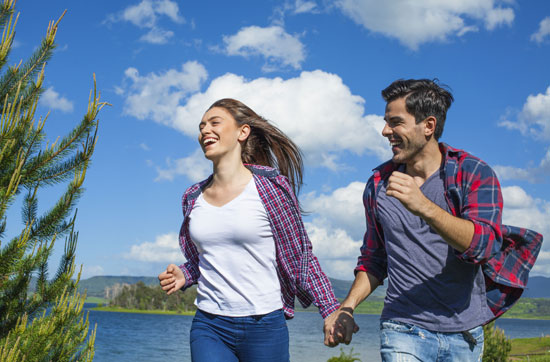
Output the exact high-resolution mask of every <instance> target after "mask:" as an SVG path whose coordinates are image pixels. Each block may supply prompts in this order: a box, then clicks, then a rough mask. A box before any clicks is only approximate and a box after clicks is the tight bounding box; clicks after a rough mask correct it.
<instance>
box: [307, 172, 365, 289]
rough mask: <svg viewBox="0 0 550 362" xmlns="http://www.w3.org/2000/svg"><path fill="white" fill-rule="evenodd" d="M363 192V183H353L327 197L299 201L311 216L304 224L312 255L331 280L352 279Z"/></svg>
mask: <svg viewBox="0 0 550 362" xmlns="http://www.w3.org/2000/svg"><path fill="white" fill-rule="evenodd" d="M364 188H365V183H363V182H357V181H355V182H351V183H350V184H348V185H347V186H345V187H341V188H337V189H335V190H333V191H332V192H330V193H326V194H320V195H317V194H316V193H315V192H312V193H309V194H307V195H305V196H304V197H303V199H302V203H303V205H304V208H305V209H306V210H308V211H311V212H314V214H312V216H313V219H312V220H311V222H307V223H306V224H305V226H306V230H307V232H308V235H309V238H310V240H311V243H312V244H313V252H314V254H315V255H316V256H317V257H318V258H319V261H320V263H321V265H322V267H323V270H324V271H325V273H327V274H328V275H329V276H331V277H333V278H340V279H348V280H349V279H353V269H354V268H355V266H356V264H357V257H358V256H359V248H360V247H361V244H362V240H363V234H364V233H365V216H364V215H365V211H364V208H363V197H362V196H363V190H364Z"/></svg>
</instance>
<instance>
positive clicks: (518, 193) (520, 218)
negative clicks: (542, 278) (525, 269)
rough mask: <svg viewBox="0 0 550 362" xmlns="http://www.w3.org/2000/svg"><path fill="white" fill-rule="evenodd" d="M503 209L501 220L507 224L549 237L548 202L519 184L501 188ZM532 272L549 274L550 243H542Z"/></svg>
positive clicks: (549, 213) (549, 206)
mask: <svg viewBox="0 0 550 362" xmlns="http://www.w3.org/2000/svg"><path fill="white" fill-rule="evenodd" d="M502 197H503V199H504V209H503V213H502V222H503V223H504V224H507V225H514V226H521V227H525V228H528V229H532V230H535V231H537V232H539V233H540V234H542V236H543V238H544V239H547V238H549V237H550V224H549V223H548V220H550V202H549V201H546V200H542V199H538V198H534V197H532V196H531V195H529V194H528V193H527V192H525V190H524V189H522V188H521V187H519V186H510V187H503V188H502ZM533 273H534V274H537V275H546V276H548V275H550V244H549V243H548V242H544V243H542V250H541V252H540V254H539V257H538V259H537V262H536V264H535V267H534V268H533Z"/></svg>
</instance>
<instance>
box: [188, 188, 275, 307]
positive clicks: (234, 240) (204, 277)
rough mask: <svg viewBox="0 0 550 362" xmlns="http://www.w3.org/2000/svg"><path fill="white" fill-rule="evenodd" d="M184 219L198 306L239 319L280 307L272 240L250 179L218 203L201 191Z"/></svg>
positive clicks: (259, 200)
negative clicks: (195, 258) (193, 250)
mask: <svg viewBox="0 0 550 362" xmlns="http://www.w3.org/2000/svg"><path fill="white" fill-rule="evenodd" d="M189 218H190V220H189V233H190V235H191V240H193V242H194V243H195V245H196V246H197V250H198V251H199V270H200V277H199V279H198V288H197V292H198V293H197V299H196V301H195V305H196V306H197V308H199V309H200V310H202V311H205V312H208V313H212V314H217V315H224V316H231V317H240V316H248V315H258V314H267V313H269V312H272V311H274V310H277V309H281V308H282V307H283V303H282V300H281V286H280V283H279V278H278V277H277V271H276V255H275V241H274V239H273V234H272V232H271V227H270V223H269V218H268V216H267V213H266V211H265V208H264V206H263V204H262V201H261V199H260V195H259V194H258V190H257V189H256V184H255V182H254V178H252V179H251V180H250V182H249V183H248V184H247V185H246V187H245V189H244V190H243V192H242V193H241V194H239V195H238V196H237V197H236V198H234V199H233V200H231V201H229V202H228V203H227V204H225V205H223V206H221V207H217V206H213V205H211V204H209V203H208V202H207V201H206V200H204V198H203V195H202V194H201V195H200V196H199V197H198V198H197V200H196V201H195V204H194V206H193V210H192V212H191V214H190V216H189Z"/></svg>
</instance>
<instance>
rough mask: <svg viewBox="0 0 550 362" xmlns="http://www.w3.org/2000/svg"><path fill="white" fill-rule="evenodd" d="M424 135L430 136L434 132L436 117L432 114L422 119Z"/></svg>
mask: <svg viewBox="0 0 550 362" xmlns="http://www.w3.org/2000/svg"><path fill="white" fill-rule="evenodd" d="M424 125H425V126H424V136H426V138H430V137H432V136H433V135H434V133H435V126H437V119H436V118H435V117H434V116H429V117H428V118H426V119H425V120H424Z"/></svg>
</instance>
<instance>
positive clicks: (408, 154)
mask: <svg viewBox="0 0 550 362" xmlns="http://www.w3.org/2000/svg"><path fill="white" fill-rule="evenodd" d="M384 120H385V121H386V125H385V126H384V129H383V130H382V136H384V137H386V138H387V139H388V140H389V141H390V146H391V150H392V153H393V157H392V160H393V162H395V163H408V162H411V161H414V160H415V158H416V157H417V156H418V155H419V153H420V152H421V151H422V150H423V148H424V146H425V145H426V144H427V143H428V140H427V139H426V136H425V133H424V131H425V121H422V122H420V123H418V124H417V123H416V121H415V118H414V116H413V115H412V114H410V113H409V112H407V108H406V106H405V97H403V98H398V99H396V100H394V101H391V102H389V103H388V104H387V105H386V113H385V115H384Z"/></svg>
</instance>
